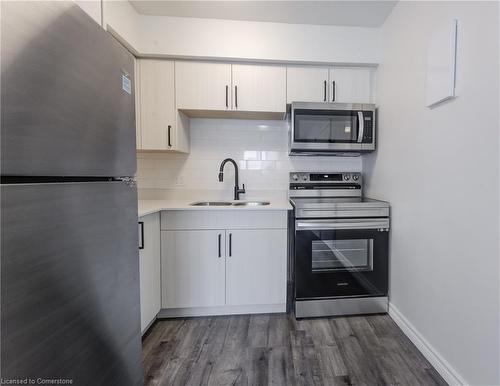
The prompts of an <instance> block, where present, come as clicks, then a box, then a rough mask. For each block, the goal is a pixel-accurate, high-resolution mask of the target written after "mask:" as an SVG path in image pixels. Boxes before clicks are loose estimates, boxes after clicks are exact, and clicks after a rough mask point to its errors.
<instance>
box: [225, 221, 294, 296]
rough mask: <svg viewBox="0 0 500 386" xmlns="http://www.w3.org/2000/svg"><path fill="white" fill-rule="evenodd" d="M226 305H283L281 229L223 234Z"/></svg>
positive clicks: (283, 239) (284, 239)
mask: <svg viewBox="0 0 500 386" xmlns="http://www.w3.org/2000/svg"><path fill="white" fill-rule="evenodd" d="M226 243H227V246H226V304H227V305H250V304H285V303H286V258H287V256H286V251H287V235H286V231H285V230H283V229H262V230H258V229H243V230H241V229H240V230H228V231H226Z"/></svg>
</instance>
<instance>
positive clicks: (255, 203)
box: [233, 201, 270, 206]
mask: <svg viewBox="0 0 500 386" xmlns="http://www.w3.org/2000/svg"><path fill="white" fill-rule="evenodd" d="M269 204H270V202H269V201H241V202H233V205H234V206H261V205H269Z"/></svg>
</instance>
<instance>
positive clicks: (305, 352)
mask: <svg viewBox="0 0 500 386" xmlns="http://www.w3.org/2000/svg"><path fill="white" fill-rule="evenodd" d="M143 361H144V370H145V384H146V385H182V386H184V385H189V386H196V385H217V386H222V385H258V386H260V385H287V386H288V385H367V386H373V385H404V386H411V385H446V382H445V381H444V380H443V379H442V378H441V377H440V376H439V374H438V373H437V372H436V370H434V368H433V367H432V366H431V365H430V364H429V362H427V360H426V359H425V358H424V357H423V356H422V354H420V352H419V351H418V350H417V349H416V347H415V346H414V345H413V344H412V343H411V342H410V341H409V340H408V338H406V336H405V335H404V334H403V333H402V332H401V330H400V329H399V328H398V327H397V326H396V324H395V323H394V322H393V321H392V319H391V318H390V317H389V316H387V315H371V316H351V317H336V318H318V319H303V320H295V318H294V317H293V316H292V315H286V314H265V315H238V316H217V317H201V318H185V319H169V320H159V321H157V322H156V323H155V325H154V326H153V327H152V329H151V331H150V332H149V334H148V335H147V336H146V337H145V339H144V341H143Z"/></svg>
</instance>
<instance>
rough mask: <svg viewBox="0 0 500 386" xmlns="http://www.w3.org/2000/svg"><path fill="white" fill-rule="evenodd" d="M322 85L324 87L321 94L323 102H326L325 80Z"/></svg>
mask: <svg viewBox="0 0 500 386" xmlns="http://www.w3.org/2000/svg"><path fill="white" fill-rule="evenodd" d="M323 85H324V90H323V92H324V96H323V102H326V85H327V82H326V80H325V81H324V83H323Z"/></svg>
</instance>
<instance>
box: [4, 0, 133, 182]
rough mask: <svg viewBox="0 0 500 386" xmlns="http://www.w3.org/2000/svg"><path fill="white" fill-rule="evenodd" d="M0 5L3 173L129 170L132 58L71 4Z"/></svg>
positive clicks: (70, 173)
mask: <svg viewBox="0 0 500 386" xmlns="http://www.w3.org/2000/svg"><path fill="white" fill-rule="evenodd" d="M1 7H2V8H1V25H2V55H1V69H2V84H1V103H2V106H1V110H2V114H1V138H2V141H1V155H2V163H1V174H2V175H10V176H104V177H108V176H133V175H134V174H135V171H136V155H135V150H136V145H135V135H134V134H135V108H134V58H133V56H132V55H131V54H130V53H129V52H128V51H127V50H126V49H125V48H124V47H123V46H122V45H121V44H120V43H118V41H117V40H116V39H114V38H113V37H111V35H109V34H108V33H107V32H106V31H104V30H103V29H102V28H100V27H99V26H98V25H97V24H96V23H95V22H94V20H92V19H91V18H90V17H89V16H88V15H87V14H86V13H85V12H84V11H83V10H82V9H81V8H80V7H79V6H78V5H76V4H74V3H72V2H65V1H64V2H63V1H61V2H58V1H54V2H45V1H37V2H24V1H20V2H16V1H3V2H1Z"/></svg>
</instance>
